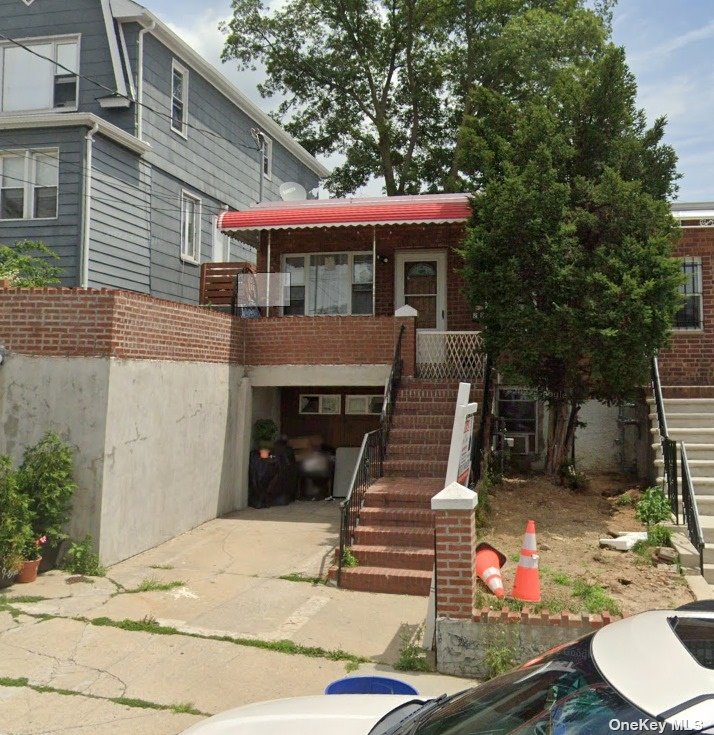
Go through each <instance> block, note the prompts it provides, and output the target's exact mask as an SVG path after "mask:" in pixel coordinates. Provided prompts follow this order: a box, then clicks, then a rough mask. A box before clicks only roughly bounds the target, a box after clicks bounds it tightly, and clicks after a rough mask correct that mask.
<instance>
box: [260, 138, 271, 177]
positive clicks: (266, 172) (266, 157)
mask: <svg viewBox="0 0 714 735" xmlns="http://www.w3.org/2000/svg"><path fill="white" fill-rule="evenodd" d="M262 156H263V164H262V165H263V176H264V177H265V178H266V179H268V180H271V179H272V178H273V141H272V140H271V139H270V138H268V136H267V135H264V136H263V153H262Z"/></svg>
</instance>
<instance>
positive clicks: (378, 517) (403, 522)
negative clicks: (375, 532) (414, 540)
mask: <svg viewBox="0 0 714 735" xmlns="http://www.w3.org/2000/svg"><path fill="white" fill-rule="evenodd" d="M359 520H360V523H362V524H364V525H365V526H404V527H406V528H417V527H421V528H433V527H434V513H433V511H431V510H426V509H419V508H413V509H412V508H410V509H405V508H374V507H363V508H362V509H361V510H360V513H359Z"/></svg>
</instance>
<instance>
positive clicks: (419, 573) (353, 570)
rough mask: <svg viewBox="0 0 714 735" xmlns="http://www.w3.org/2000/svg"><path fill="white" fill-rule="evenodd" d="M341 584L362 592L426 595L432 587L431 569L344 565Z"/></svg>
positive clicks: (343, 586) (346, 587)
mask: <svg viewBox="0 0 714 735" xmlns="http://www.w3.org/2000/svg"><path fill="white" fill-rule="evenodd" d="M340 586H341V587H342V588H344V589H348V590H359V591H361V592H385V593H388V594H393V595H417V596H421V597H426V596H427V595H428V594H429V589H430V587H431V571H426V570H423V569H393V568H391V567H366V566H364V567H363V566H359V567H347V568H346V567H343V568H342V577H341V581H340Z"/></svg>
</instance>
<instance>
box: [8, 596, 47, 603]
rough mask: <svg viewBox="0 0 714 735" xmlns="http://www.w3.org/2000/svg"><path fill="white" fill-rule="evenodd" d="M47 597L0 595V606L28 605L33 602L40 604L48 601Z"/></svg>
mask: <svg viewBox="0 0 714 735" xmlns="http://www.w3.org/2000/svg"><path fill="white" fill-rule="evenodd" d="M48 599H49V598H48V597H41V596H40V595H15V596H13V597H8V596H7V595H0V605H3V604H4V603H6V602H7V603H15V604H19V605H30V604H31V603H33V602H42V601H44V600H48Z"/></svg>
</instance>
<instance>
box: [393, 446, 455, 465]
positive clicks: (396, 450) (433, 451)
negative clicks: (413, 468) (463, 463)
mask: <svg viewBox="0 0 714 735" xmlns="http://www.w3.org/2000/svg"><path fill="white" fill-rule="evenodd" d="M424 457H429V458H430V459H434V460H436V461H438V462H447V461H448V459H449V444H427V443H423V444H399V443H397V442H392V441H390V442H389V446H388V448H387V459H423V458H424Z"/></svg>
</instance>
